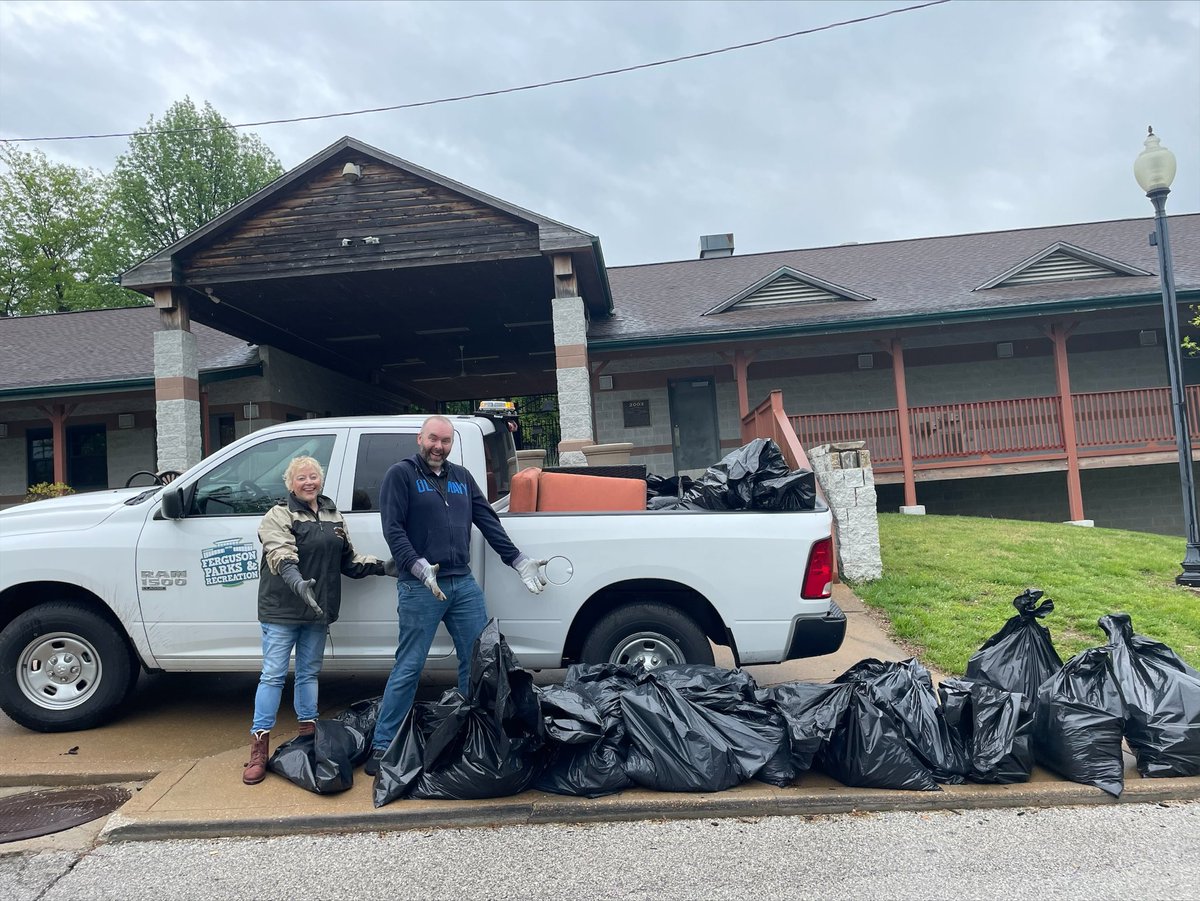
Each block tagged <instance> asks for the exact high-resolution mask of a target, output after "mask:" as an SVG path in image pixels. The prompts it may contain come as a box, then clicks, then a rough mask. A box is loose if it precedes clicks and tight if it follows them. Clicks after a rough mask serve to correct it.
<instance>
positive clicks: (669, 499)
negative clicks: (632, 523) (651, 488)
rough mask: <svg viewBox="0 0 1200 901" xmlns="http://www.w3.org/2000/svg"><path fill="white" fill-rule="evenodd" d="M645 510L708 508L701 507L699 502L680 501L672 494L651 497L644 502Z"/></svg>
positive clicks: (705, 508) (706, 508)
mask: <svg viewBox="0 0 1200 901" xmlns="http://www.w3.org/2000/svg"><path fill="white" fill-rule="evenodd" d="M646 509H647V510H708V509H709V508H708V507H702V506H701V505H700V504H697V503H694V502H692V501H681V500H680V499H679V498H677V497H675V496H674V495H664V496H663V497H652V498H650V500H649V502H647V504H646Z"/></svg>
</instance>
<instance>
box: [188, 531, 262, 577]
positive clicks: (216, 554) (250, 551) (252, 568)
mask: <svg viewBox="0 0 1200 901" xmlns="http://www.w3.org/2000/svg"><path fill="white" fill-rule="evenodd" d="M200 568H201V569H203V570H204V584H205V585H225V586H228V587H231V588H232V587H233V586H235V585H241V584H242V583H243V582H249V581H252V580H254V579H257V578H258V551H257V549H256V548H255V546H254V544H253V543H251V542H249V541H246V540H244V539H242V538H226V539H225V540H223V541H218V542H216V543H215V544H213V545H212V546H211V547H206V548H205V549H204V550H203V551H201V552H200Z"/></svg>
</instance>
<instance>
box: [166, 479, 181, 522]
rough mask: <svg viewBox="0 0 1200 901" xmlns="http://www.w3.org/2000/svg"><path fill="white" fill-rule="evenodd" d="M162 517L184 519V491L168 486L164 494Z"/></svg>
mask: <svg viewBox="0 0 1200 901" xmlns="http://www.w3.org/2000/svg"><path fill="white" fill-rule="evenodd" d="M161 501H162V515H163V516H164V517H165V518H167V519H183V489H182V488H172V487H171V486H170V485H167V486H166V487H165V488H163V492H162V498H161Z"/></svg>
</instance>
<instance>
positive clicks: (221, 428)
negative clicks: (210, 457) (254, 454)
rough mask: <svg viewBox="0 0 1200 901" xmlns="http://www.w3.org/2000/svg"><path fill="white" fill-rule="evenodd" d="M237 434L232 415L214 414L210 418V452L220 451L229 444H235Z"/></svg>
mask: <svg viewBox="0 0 1200 901" xmlns="http://www.w3.org/2000/svg"><path fill="white" fill-rule="evenodd" d="M235 438H237V433H236V431H235V430H234V426H233V414H232V413H213V414H212V415H211V416H209V417H208V440H209V441H211V442H212V446H211V447H209V449H208V452H209V453H210V454H211V453H212V452H213V451H217V450H220V449H221V448H223V447H225V445H227V444H233V441H234V439H235Z"/></svg>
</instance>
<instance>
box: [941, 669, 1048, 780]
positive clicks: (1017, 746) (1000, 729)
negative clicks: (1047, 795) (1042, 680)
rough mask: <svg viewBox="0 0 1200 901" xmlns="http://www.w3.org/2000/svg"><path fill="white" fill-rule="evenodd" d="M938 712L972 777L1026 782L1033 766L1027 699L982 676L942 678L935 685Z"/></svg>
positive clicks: (1029, 709)
mask: <svg viewBox="0 0 1200 901" xmlns="http://www.w3.org/2000/svg"><path fill="white" fill-rule="evenodd" d="M938 696H939V697H940V698H941V701H942V712H943V714H944V716H945V718H946V723H947V725H949V726H950V728H951V730H953V731H954V732H956V733H957V734H958V735H959V736H960V738H961V741H962V744H963V747H964V748H965V749H966V752H967V757H968V760H969V763H970V770H969V772H968V773H967V778H968V779H970V780H971V781H972V782H987V783H998V784H1004V783H1012V782H1027V781H1029V777H1030V775H1031V774H1032V772H1033V744H1032V739H1033V713H1032V705H1031V704H1030V702H1029V699H1028V698H1027V697H1025V696H1024V695H1023V694H1021V693H1020V692H1015V691H1005V690H1004V689H1002V688H997V687H996V686H994V685H989V684H988V683H987V682H971V681H968V680H965V679H946V680H944V681H943V682H941V683H940V684H939V685H938Z"/></svg>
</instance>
